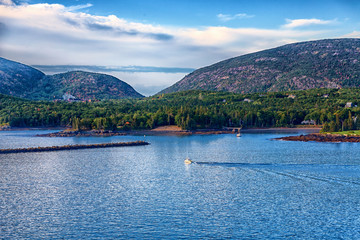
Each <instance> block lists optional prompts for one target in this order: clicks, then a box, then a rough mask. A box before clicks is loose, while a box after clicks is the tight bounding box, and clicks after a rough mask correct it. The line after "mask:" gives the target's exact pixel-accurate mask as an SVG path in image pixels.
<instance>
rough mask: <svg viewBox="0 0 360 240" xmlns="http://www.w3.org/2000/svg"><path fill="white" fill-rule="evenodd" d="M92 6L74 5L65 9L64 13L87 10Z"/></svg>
mask: <svg viewBox="0 0 360 240" xmlns="http://www.w3.org/2000/svg"><path fill="white" fill-rule="evenodd" d="M92 6H93V5H92V4H91V3H87V4H82V5H74V6H70V7H67V8H66V11H69V12H73V11H78V10H81V9H84V8H89V7H92Z"/></svg>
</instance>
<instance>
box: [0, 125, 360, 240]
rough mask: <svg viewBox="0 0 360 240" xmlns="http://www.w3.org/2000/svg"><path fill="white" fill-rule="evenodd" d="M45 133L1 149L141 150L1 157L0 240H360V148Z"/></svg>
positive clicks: (3, 143)
mask: <svg viewBox="0 0 360 240" xmlns="http://www.w3.org/2000/svg"><path fill="white" fill-rule="evenodd" d="M46 132H49V131H40V130H31V131H4V132H0V148H1V149H4V148H23V147H37V146H56V145H67V144H93V143H106V142H119V141H135V140H145V141H148V142H150V143H151V145H148V146H137V147H119V148H106V149H83V150H70V151H58V152H40V153H17V154H4V155H0V239H360V145H359V144H358V143H315V142H285V141H275V140H272V139H273V138H275V137H281V136H288V135H297V134H301V133H303V132H301V131H295V132H289V133H284V132H267V133H261V132H259V133H244V134H242V137H240V138H237V137H235V135H232V134H227V135H204V136H202V135H195V136H183V137H178V136H145V137H144V136H116V137H71V138H45V137H35V135H36V134H40V133H46ZM187 157H189V158H191V159H192V160H193V161H195V162H196V163H193V164H191V165H186V164H184V160H185V158H187Z"/></svg>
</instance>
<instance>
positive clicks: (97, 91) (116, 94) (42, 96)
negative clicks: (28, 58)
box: [25, 71, 143, 100]
mask: <svg viewBox="0 0 360 240" xmlns="http://www.w3.org/2000/svg"><path fill="white" fill-rule="evenodd" d="M64 94H69V95H71V96H73V97H75V98H77V99H81V100H95V99H101V100H104V99H121V98H140V97H143V96H142V95H141V94H140V93H138V92H137V91H135V89H134V88H133V87H131V86H130V85H129V84H127V83H125V82H123V81H121V80H119V79H117V78H115V77H113V76H110V75H106V74H100V73H90V72H83V71H73V72H67V73H60V74H55V75H47V76H45V77H43V78H42V79H40V80H39V81H38V84H37V87H36V88H35V89H34V90H33V91H28V92H27V94H26V95H25V97H27V98H29V99H39V100H54V99H62V97H63V95H64Z"/></svg>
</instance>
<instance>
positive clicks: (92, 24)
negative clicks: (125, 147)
mask: <svg viewBox="0 0 360 240" xmlns="http://www.w3.org/2000/svg"><path fill="white" fill-rule="evenodd" d="M359 13H360V1H346V0H342V1H340V0H326V1H325V0H318V1H316V0H312V1H309V0H302V1H297V0H294V1H290V0H288V1H279V0H278V1H277V0H273V1H261V0H253V1H249V0H247V1H242V0H238V1H234V0H221V1H213V0H208V1H199V0H192V1H190V0H183V1H161V0H154V1H145V0H142V1H141V0H119V1H108V0H102V1H101V0H77V1H76V0H73V1H70V0H65V1H56V0H48V1H45V0H44V1H39V0H27V1H21V0H18V1H12V0H0V44H1V45H0V56H2V57H5V58H9V59H12V60H15V61H19V62H23V63H25V64H29V65H36V66H37V67H38V68H40V69H42V70H44V71H45V72H46V73H49V74H52V73H56V72H60V71H62V70H64V71H66V70H69V69H70V70H73V69H74V68H82V69H83V70H89V71H91V70H94V71H95V70H96V71H98V72H99V71H100V72H104V73H107V74H111V75H114V76H116V77H119V78H120V79H122V80H123V81H126V82H128V83H129V84H131V85H132V86H134V87H135V89H137V90H138V91H140V92H141V93H143V94H145V95H151V94H155V93H156V92H157V91H159V90H161V89H163V88H165V87H167V86H170V85H171V84H173V83H175V82H176V81H178V80H180V79H181V78H182V77H183V76H184V75H185V74H187V73H189V72H190V71H191V69H195V68H199V67H203V66H206V65H210V64H213V63H215V62H218V61H221V60H224V59H227V58H230V57H235V56H239V55H242V54H246V53H251V52H255V51H259V50H263V49H267V48H272V47H277V46H281V45H284V44H287V43H293V42H299V41H307V40H316V39H323V38H344V37H360V14H359ZM43 65H46V66H43ZM42 66H43V67H42Z"/></svg>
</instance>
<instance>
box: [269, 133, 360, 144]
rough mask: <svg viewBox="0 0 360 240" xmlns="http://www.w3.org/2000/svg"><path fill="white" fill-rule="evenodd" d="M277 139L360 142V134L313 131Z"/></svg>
mask: <svg viewBox="0 0 360 240" xmlns="http://www.w3.org/2000/svg"><path fill="white" fill-rule="evenodd" d="M275 140H283V141H301V142H360V136H347V135H340V134H323V133H311V134H307V135H299V136H289V137H281V138H275Z"/></svg>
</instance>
